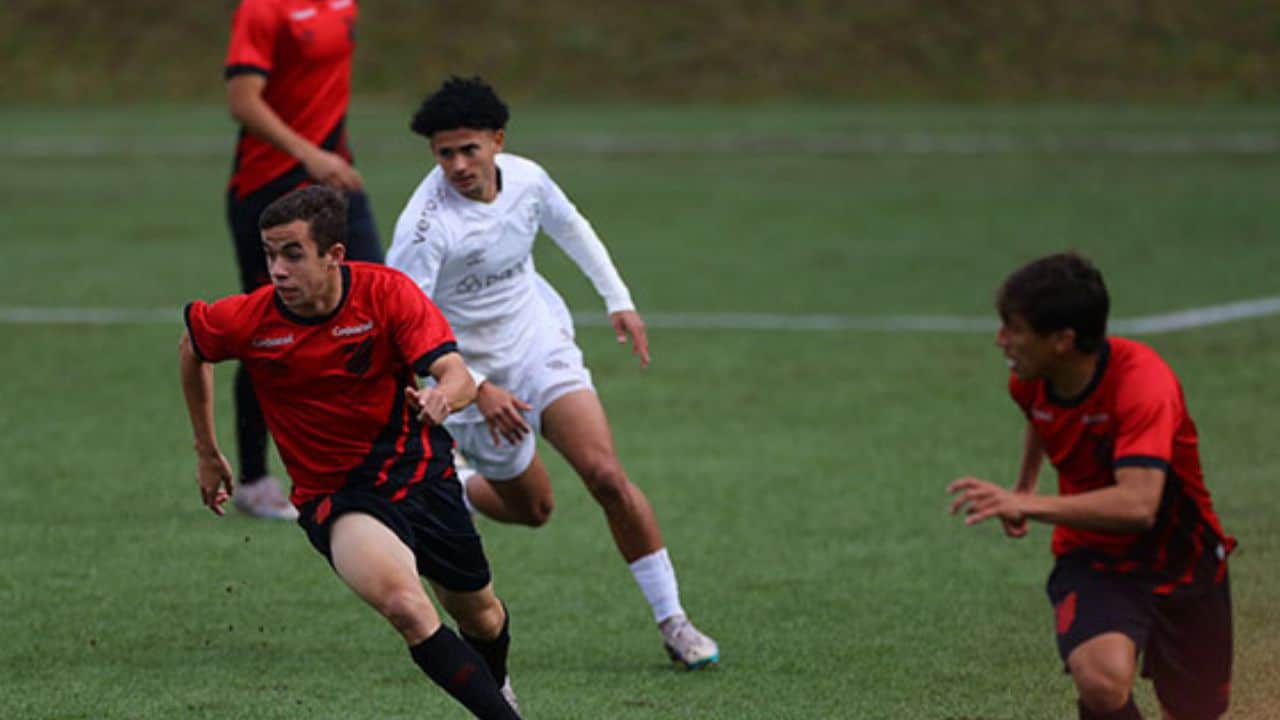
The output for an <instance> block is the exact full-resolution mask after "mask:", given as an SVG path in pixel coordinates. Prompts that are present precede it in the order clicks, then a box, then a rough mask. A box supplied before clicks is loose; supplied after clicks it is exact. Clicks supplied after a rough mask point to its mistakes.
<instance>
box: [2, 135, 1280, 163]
mask: <svg viewBox="0 0 1280 720" xmlns="http://www.w3.org/2000/svg"><path fill="white" fill-rule="evenodd" d="M233 135H234V133H231V132H230V131H228V134H226V135H225V136H224V135H191V136H151V137H144V136H113V135H67V136H62V135H26V136H24V135H17V134H10V135H8V136H7V137H3V138H0V158H3V159H13V160H43V159H54V158H71V159H74V158H98V157H135V158H210V157H229V156H230V154H231V152H232V150H233V149H234V137H233ZM413 147H417V146H416V145H415V144H414V141H413V140H412V139H411V138H407V137H406V138H403V139H397V140H393V139H386V138H384V139H378V138H377V137H374V138H371V139H370V140H368V141H365V142H362V143H360V144H359V152H360V153H361V154H362V155H363V154H366V153H367V154H370V155H373V156H382V157H396V156H400V155H403V154H404V152H405V151H406V149H408V148H413ZM512 149H513V150H514V151H516V152H527V153H541V152H575V153H587V154H599V155H640V154H643V155H662V154H681V155H683V154H691V153H692V154H705V153H763V154H769V153H774V154H778V153H802V154H811V155H866V154H899V155H1008V154H1066V153H1092V154H1102V155H1194V154H1226V155H1274V154H1280V132H1275V131H1269V130H1240V129H1229V128H1223V129H1216V130H1212V129H1211V130H1168V129H1150V130H1143V129H1136V130H1134V129H1125V130H1115V129H1113V130H1107V129H1099V130H1093V131H1080V130H1076V131H1053V130H1049V131H1033V130H1032V131H1026V132H1008V131H998V130H995V131H949V130H920V131H910V130H903V131H886V130H819V131H815V132H812V133H806V134H790V133H782V132H732V131H730V132H723V133H715V134H707V133H684V134H675V133H673V134H611V133H591V132H584V133H580V134H574V135H541V136H539V135H531V136H526V137H524V138H519V142H518V143H517V144H513V145H512ZM424 160H425V155H424Z"/></svg>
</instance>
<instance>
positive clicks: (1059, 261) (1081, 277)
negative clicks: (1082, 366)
mask: <svg viewBox="0 0 1280 720" xmlns="http://www.w3.org/2000/svg"><path fill="white" fill-rule="evenodd" d="M1110 309H1111V300H1110V298H1109V297H1108V296H1107V286H1106V285H1105V284H1104V283H1103V282H1102V273H1101V272H1099V271H1098V268H1096V267H1094V265H1093V263H1091V262H1089V260H1088V259H1086V258H1085V257H1083V256H1081V255H1079V254H1077V253H1075V252H1065V253H1055V254H1053V255H1046V256H1044V257H1042V258H1039V259H1036V260H1032V261H1031V262H1029V263H1027V264H1026V265H1023V266H1022V267H1021V268H1019V269H1017V270H1015V271H1014V272H1013V273H1012V274H1011V275H1009V277H1008V278H1006V279H1005V281H1004V283H1003V284H1002V285H1001V286H1000V290H999V292H997V293H996V310H997V311H999V313H1000V317H1001V319H1003V320H1005V321H1008V319H1009V317H1010V316H1011V315H1015V314H1016V315H1020V316H1022V318H1023V319H1025V320H1026V321H1027V324H1028V325H1030V326H1031V329H1033V330H1035V331H1036V332H1037V333H1040V334H1042V335H1043V334H1046V333H1051V332H1054V331H1057V330H1064V329H1066V328H1071V329H1072V330H1075V332H1076V340H1075V347H1076V349H1077V350H1079V351H1080V352H1084V353H1092V352H1097V350H1098V349H1099V348H1100V347H1102V341H1103V339H1105V337H1106V334H1107V313H1108V312H1109V311H1110Z"/></svg>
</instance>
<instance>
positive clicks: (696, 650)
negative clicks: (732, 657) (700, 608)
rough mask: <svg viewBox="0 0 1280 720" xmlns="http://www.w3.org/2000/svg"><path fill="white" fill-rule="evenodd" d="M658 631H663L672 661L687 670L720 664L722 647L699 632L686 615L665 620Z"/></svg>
mask: <svg viewBox="0 0 1280 720" xmlns="http://www.w3.org/2000/svg"><path fill="white" fill-rule="evenodd" d="M658 629H660V630H661V631H662V637H663V640H664V645H665V646H666V648H667V655H669V656H671V661H672V662H676V663H680V664H681V665H684V667H685V669H686V670H699V669H701V668H704V667H707V666H708V665H715V664H716V663H718V662H720V647H719V646H718V645H716V641H715V640H712V639H711V638H709V637H707V636H706V635H703V634H702V633H701V632H698V628H696V627H694V626H693V623H691V622H689V618H687V617H685V616H684V615H676V616H674V617H669V618H667V619H666V620H663V621H662V622H661V623H659V625H658Z"/></svg>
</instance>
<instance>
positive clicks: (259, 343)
mask: <svg viewBox="0 0 1280 720" xmlns="http://www.w3.org/2000/svg"><path fill="white" fill-rule="evenodd" d="M292 343H293V333H289V334H288V335H281V336H279V337H265V338H254V339H253V342H251V343H250V344H251V345H253V346H254V347H256V348H273V347H281V346H283V345H289V344H292Z"/></svg>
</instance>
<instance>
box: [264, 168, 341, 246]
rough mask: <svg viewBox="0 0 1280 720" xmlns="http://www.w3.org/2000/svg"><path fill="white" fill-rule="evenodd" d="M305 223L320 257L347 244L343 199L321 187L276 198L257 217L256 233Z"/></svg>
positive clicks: (329, 189) (307, 188)
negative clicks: (335, 247) (295, 221)
mask: <svg viewBox="0 0 1280 720" xmlns="http://www.w3.org/2000/svg"><path fill="white" fill-rule="evenodd" d="M294 220H305V221H306V222H307V223H308V224H310V225H311V238H312V239H313V240H315V242H316V250H317V251H318V252H319V253H320V254H321V255H323V254H325V253H327V252H329V248H331V247H333V246H334V245H336V244H337V243H345V242H346V241H347V196H346V195H345V194H344V193H342V192H340V191H338V190H335V189H333V188H331V187H327V186H325V185H308V186H306V187H303V188H298V189H297V190H294V191H293V192H290V193H288V194H286V195H282V196H280V197H279V198H276V200H275V201H274V202H272V203H271V204H270V205H268V206H267V208H266V209H265V210H263V211H262V214H261V215H259V216H258V229H259V230H266V229H267V228H273V227H278V226H280V225H288V224H289V223H291V222H293V221H294Z"/></svg>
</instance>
